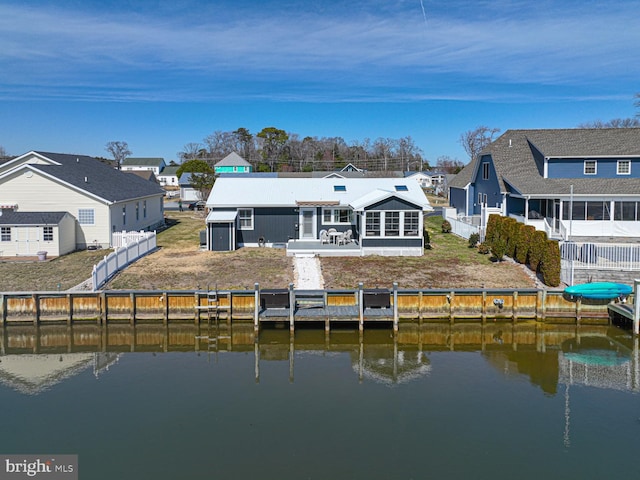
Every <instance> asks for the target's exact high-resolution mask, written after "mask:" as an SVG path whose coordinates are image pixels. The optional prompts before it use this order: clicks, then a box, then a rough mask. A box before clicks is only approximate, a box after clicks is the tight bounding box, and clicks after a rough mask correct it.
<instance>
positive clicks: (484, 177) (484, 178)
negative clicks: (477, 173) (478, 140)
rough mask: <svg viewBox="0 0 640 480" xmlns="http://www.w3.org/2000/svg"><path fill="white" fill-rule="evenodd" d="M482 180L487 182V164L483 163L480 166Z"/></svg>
mask: <svg viewBox="0 0 640 480" xmlns="http://www.w3.org/2000/svg"><path fill="white" fill-rule="evenodd" d="M482 179H483V180H489V163H488V162H484V163H483V164H482Z"/></svg>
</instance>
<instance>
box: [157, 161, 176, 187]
mask: <svg viewBox="0 0 640 480" xmlns="http://www.w3.org/2000/svg"><path fill="white" fill-rule="evenodd" d="M179 168H180V165H168V166H166V167H164V168H163V169H162V171H161V172H160V175H156V177H157V178H158V182H159V183H160V185H162V186H163V187H176V188H177V187H178V186H179V185H178V175H177V172H178V169H179Z"/></svg>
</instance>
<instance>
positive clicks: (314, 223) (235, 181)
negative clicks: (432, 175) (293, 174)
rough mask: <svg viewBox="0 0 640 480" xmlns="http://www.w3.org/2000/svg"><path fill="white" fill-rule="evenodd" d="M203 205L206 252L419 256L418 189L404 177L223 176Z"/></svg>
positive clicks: (421, 205) (423, 206) (422, 208)
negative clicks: (245, 249) (249, 250)
mask: <svg viewBox="0 0 640 480" xmlns="http://www.w3.org/2000/svg"><path fill="white" fill-rule="evenodd" d="M207 207H208V208H209V209H210V213H209V215H208V217H207V247H208V249H209V250H215V251H229V250H235V249H236V248H238V247H243V246H255V247H258V246H267V247H270V246H271V247H273V246H275V247H279V246H280V247H286V248H287V254H289V255H293V254H294V253H316V254H320V255H358V256H359V255H372V254H378V255H407V256H409V255H411V256H418V255H422V253H423V248H424V238H423V212H426V211H430V210H432V208H431V206H430V205H429V202H428V200H427V198H426V197H425V195H424V193H423V192H422V190H421V188H420V186H419V185H418V184H417V182H415V181H414V180H407V179H402V178H281V177H273V176H264V177H255V176H248V177H245V178H239V177H225V176H221V177H220V178H218V180H217V181H216V183H215V185H214V187H213V189H212V191H211V194H210V196H209V199H208V201H207Z"/></svg>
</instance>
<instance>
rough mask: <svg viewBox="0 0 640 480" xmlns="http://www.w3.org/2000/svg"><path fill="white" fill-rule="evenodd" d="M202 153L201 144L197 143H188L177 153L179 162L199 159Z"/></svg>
mask: <svg viewBox="0 0 640 480" xmlns="http://www.w3.org/2000/svg"><path fill="white" fill-rule="evenodd" d="M201 152H202V144H201V143H197V142H190V143H187V144H185V145H184V147H182V151H180V152H178V154H177V155H178V158H180V161H182V162H186V161H187V160H194V159H196V158H201V157H200V154H201Z"/></svg>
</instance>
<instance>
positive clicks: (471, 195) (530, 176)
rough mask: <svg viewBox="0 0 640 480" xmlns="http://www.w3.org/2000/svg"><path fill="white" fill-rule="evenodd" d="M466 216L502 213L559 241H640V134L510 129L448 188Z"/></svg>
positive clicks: (630, 130) (634, 131) (616, 130)
mask: <svg viewBox="0 0 640 480" xmlns="http://www.w3.org/2000/svg"><path fill="white" fill-rule="evenodd" d="M449 190H450V195H449V201H450V203H451V205H452V207H455V208H456V210H457V213H458V215H461V216H480V217H481V218H482V217H483V216H486V215H484V214H486V213H493V212H496V213H500V214H501V215H504V216H511V217H514V218H516V219H517V220H518V221H520V222H523V223H527V224H531V225H534V226H535V227H536V228H537V229H540V230H546V231H547V233H548V234H549V235H551V236H554V237H556V238H564V239H567V237H568V236H570V235H571V236H572V237H638V236H640V221H639V220H640V129H639V128H612V129H562V130H508V131H506V132H505V133H504V134H503V135H502V136H500V137H499V138H498V139H496V140H495V141H494V142H493V143H491V144H490V145H489V146H487V147H486V148H485V149H484V150H483V151H482V152H481V154H480V155H479V157H478V159H477V161H475V162H472V163H470V164H469V165H467V166H466V167H465V168H464V169H463V170H462V171H461V172H460V173H458V175H457V176H456V177H455V178H454V179H453V180H452V181H451V183H450V185H449Z"/></svg>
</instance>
